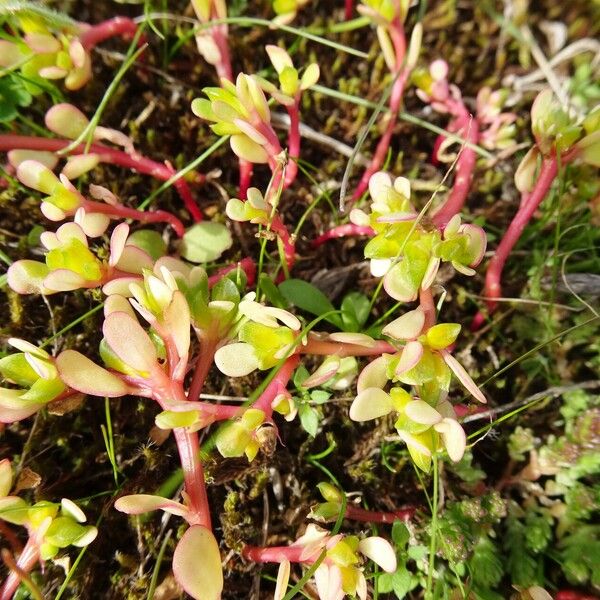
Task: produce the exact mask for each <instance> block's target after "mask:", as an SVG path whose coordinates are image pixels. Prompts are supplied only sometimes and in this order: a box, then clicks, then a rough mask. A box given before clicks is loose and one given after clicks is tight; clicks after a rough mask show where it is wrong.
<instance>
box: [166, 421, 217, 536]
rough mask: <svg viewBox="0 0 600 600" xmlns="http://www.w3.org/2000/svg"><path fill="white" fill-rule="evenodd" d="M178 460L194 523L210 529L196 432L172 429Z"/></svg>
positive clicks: (208, 510) (208, 509)
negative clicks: (194, 519)
mask: <svg viewBox="0 0 600 600" xmlns="http://www.w3.org/2000/svg"><path fill="white" fill-rule="evenodd" d="M173 434H174V435H175V441H176V442H177V450H178V451H179V460H180V461H181V467H182V469H183V479H184V482H185V492H186V494H187V495H188V498H189V508H190V511H191V512H192V513H193V514H194V515H195V516H196V518H197V522H196V523H194V524H198V525H203V526H204V527H206V528H207V529H211V522H210V508H209V505H208V496H207V494H206V483H205V481H204V468H203V467H202V461H201V460H200V443H199V441H198V434H197V433H196V432H193V433H190V432H189V431H187V430H186V429H183V428H177V429H174V430H173Z"/></svg>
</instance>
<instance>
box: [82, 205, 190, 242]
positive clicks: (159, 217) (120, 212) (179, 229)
mask: <svg viewBox="0 0 600 600" xmlns="http://www.w3.org/2000/svg"><path fill="white" fill-rule="evenodd" d="M82 206H83V208H84V209H85V211H86V212H89V213H101V214H103V215H109V216H111V217H116V218H121V219H135V220H136V221H139V222H140V223H168V224H169V225H171V227H173V229H174V230H175V232H176V233H177V235H178V236H179V237H183V234H184V233H185V227H184V226H183V223H182V222H181V221H180V220H179V219H178V218H177V217H176V216H175V215H172V214H171V213H169V212H167V211H165V210H155V211H152V212H149V211H144V210H137V209H136V208H129V207H127V206H123V205H122V204H117V205H113V204H106V203H104V202H96V201H94V200H87V199H86V200H84V201H83V204H82Z"/></svg>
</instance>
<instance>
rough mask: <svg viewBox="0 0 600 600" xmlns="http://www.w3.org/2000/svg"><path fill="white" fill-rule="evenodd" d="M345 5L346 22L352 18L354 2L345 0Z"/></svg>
mask: <svg viewBox="0 0 600 600" xmlns="http://www.w3.org/2000/svg"><path fill="white" fill-rule="evenodd" d="M345 4H346V6H345V9H344V17H345V18H346V21H349V20H350V19H351V18H352V13H353V12H354V0H346V3H345Z"/></svg>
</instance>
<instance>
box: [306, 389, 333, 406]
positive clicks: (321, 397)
mask: <svg viewBox="0 0 600 600" xmlns="http://www.w3.org/2000/svg"><path fill="white" fill-rule="evenodd" d="M330 396H331V394H330V393H329V392H326V391H325V390H313V391H312V392H311V393H310V399H311V400H312V401H313V402H314V403H315V404H324V403H325V402H327V400H329V397H330Z"/></svg>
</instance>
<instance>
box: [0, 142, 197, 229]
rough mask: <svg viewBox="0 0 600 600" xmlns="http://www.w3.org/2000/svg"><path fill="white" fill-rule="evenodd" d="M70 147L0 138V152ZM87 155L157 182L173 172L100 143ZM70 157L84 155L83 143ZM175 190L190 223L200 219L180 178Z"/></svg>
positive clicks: (165, 178)
mask: <svg viewBox="0 0 600 600" xmlns="http://www.w3.org/2000/svg"><path fill="white" fill-rule="evenodd" d="M69 144H71V140H61V139H52V138H40V137H35V136H27V135H13V134H6V135H0V152H8V151H9V150H17V149H18V150H45V151H47V152H59V151H60V150H63V149H64V148H66V147H67V146H69ZM89 153H91V154H97V155H98V157H99V159H100V161H101V162H104V163H109V164H112V165H117V166H120V167H124V168H126V169H133V170H134V171H138V172H139V173H143V174H144V175H149V176H150V177H154V179H158V180H160V181H167V180H169V179H171V177H173V175H175V170H174V169H172V168H169V167H168V166H167V165H164V164H162V163H159V162H156V161H154V160H152V159H150V158H146V157H145V156H142V155H140V154H138V153H135V154H127V153H126V152H123V151H122V150H117V149H116V148H110V147H109V146H104V145H103V144H98V143H94V144H91V145H90V147H89ZM69 154H70V155H79V154H87V152H86V147H85V144H80V145H79V146H77V147H76V148H74V149H73V150H71V151H70V152H69ZM194 180H195V181H196V182H202V181H204V176H203V175H199V174H195V175H194ZM173 185H174V186H175V189H176V190H177V191H178V193H179V195H180V196H181V199H182V200H183V203H184V204H185V207H186V209H187V210H188V211H189V213H190V215H192V218H193V219H194V221H196V222H198V221H201V220H202V212H201V211H200V209H199V208H198V205H197V204H196V202H195V201H194V198H193V197H192V192H191V191H190V188H189V186H188V184H187V182H186V181H185V180H184V179H183V178H179V179H178V180H177V181H175V182H174V183H173Z"/></svg>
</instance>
